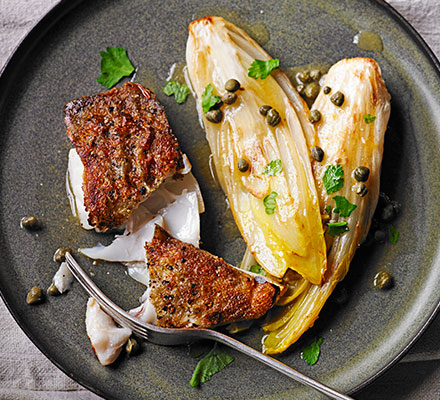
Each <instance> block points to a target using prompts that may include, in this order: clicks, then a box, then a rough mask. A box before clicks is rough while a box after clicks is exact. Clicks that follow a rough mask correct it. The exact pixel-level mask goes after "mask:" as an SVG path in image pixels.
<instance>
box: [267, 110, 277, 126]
mask: <svg viewBox="0 0 440 400" xmlns="http://www.w3.org/2000/svg"><path fill="white" fill-rule="evenodd" d="M266 118H267V123H268V124H269V125H270V126H277V125H278V124H279V123H280V122H281V117H280V114H279V113H278V111H277V110H275V109H274V108H271V109H270V110H269V111H268V112H267V116H266Z"/></svg>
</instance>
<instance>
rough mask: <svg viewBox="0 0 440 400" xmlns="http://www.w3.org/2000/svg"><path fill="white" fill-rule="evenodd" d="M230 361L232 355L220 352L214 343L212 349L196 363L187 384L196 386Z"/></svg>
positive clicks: (232, 359)
mask: <svg viewBox="0 0 440 400" xmlns="http://www.w3.org/2000/svg"><path fill="white" fill-rule="evenodd" d="M232 361H234V357H232V356H231V355H229V354H226V353H220V352H219V351H218V350H217V343H215V344H214V347H213V349H212V350H211V351H210V352H209V353H208V354H206V355H205V356H204V357H203V358H202V359H201V360H200V361H199V362H198V363H197V365H196V368H195V370H194V372H193V376H192V378H191V380H190V382H189V384H190V385H191V386H192V387H196V386H199V385H200V384H201V383H205V382H208V381H209V380H210V379H211V377H212V376H213V375H215V374H216V373H217V372H220V371H221V370H222V369H223V368H225V367H226V366H228V365H229V364H230V363H231V362H232Z"/></svg>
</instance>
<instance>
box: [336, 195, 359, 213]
mask: <svg viewBox="0 0 440 400" xmlns="http://www.w3.org/2000/svg"><path fill="white" fill-rule="evenodd" d="M333 199H334V200H335V202H336V208H335V209H334V211H335V213H339V215H340V216H341V217H349V216H350V214H351V213H352V212H353V210H354V209H355V208H356V207H357V205H356V204H353V203H350V202H349V201H348V200H347V198H345V197H344V196H335V197H333Z"/></svg>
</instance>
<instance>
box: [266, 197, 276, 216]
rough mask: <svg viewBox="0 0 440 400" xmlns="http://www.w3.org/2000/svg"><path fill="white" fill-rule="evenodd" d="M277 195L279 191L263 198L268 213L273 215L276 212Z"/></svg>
mask: <svg viewBox="0 0 440 400" xmlns="http://www.w3.org/2000/svg"><path fill="white" fill-rule="evenodd" d="M277 196H278V193H277V192H272V193H271V194H268V195H267V196H266V197H265V198H264V199H263V204H264V207H265V211H266V214H268V215H271V214H273V213H274V212H275V208H276V206H277Z"/></svg>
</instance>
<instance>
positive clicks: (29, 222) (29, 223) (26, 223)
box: [20, 215, 39, 231]
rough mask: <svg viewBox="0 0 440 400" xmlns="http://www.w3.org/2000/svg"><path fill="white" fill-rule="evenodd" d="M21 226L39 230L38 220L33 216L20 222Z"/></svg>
mask: <svg viewBox="0 0 440 400" xmlns="http://www.w3.org/2000/svg"><path fill="white" fill-rule="evenodd" d="M20 226H21V227H22V228H26V229H28V230H31V231H32V230H36V229H38V228H39V224H38V219H37V218H36V217H34V216H33V215H30V216H28V217H23V218H22V219H21V221H20Z"/></svg>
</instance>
